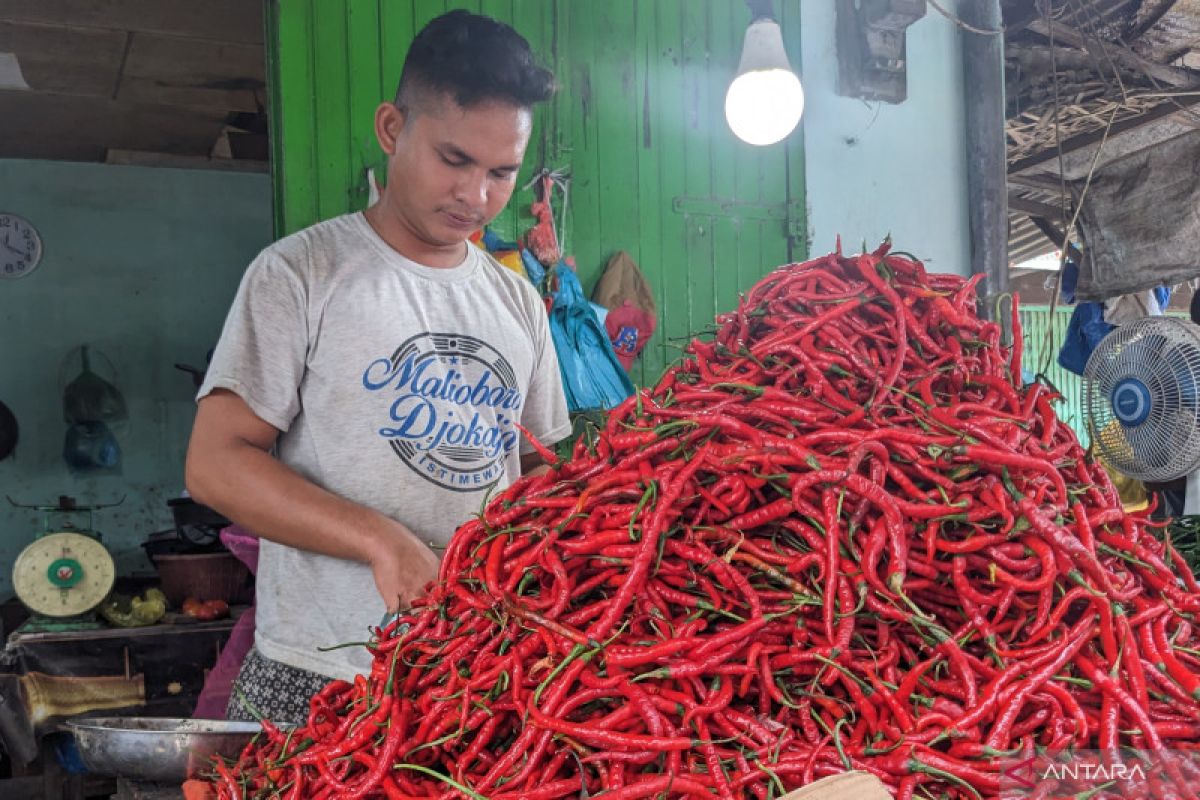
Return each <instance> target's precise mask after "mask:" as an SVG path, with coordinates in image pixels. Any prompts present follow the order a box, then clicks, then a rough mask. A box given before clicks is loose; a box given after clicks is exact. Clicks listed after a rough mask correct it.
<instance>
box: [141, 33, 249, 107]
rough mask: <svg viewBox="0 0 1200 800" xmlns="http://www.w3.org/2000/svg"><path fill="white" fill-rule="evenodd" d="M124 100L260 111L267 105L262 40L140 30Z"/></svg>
mask: <svg viewBox="0 0 1200 800" xmlns="http://www.w3.org/2000/svg"><path fill="white" fill-rule="evenodd" d="M117 99H118V100H125V101H128V102H131V103H161V104H164V105H178V106H191V107H197V108H217V109H226V110H232V111H249V112H255V111H258V110H259V109H260V108H262V107H264V106H265V105H266V57H265V54H264V51H263V48H262V46H261V45H255V44H232V43H228V42H212V41H207V40H203V39H188V38H184V37H180V36H163V35H161V34H154V33H138V34H134V36H133V39H132V41H131V43H130V47H129V53H128V56H127V58H126V61H125V69H124V72H123V74H122V76H121V86H120V90H119V91H118V93H117Z"/></svg>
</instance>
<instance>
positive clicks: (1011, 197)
mask: <svg viewBox="0 0 1200 800" xmlns="http://www.w3.org/2000/svg"><path fill="white" fill-rule="evenodd" d="M1008 207H1009V209H1011V210H1013V211H1020V212H1021V213H1023V214H1031V215H1033V216H1036V217H1045V218H1046V219H1059V218H1061V217H1062V214H1063V210H1062V208H1060V207H1059V206H1054V205H1051V204H1049V203H1043V202H1041V201H1040V200H1031V199H1030V198H1028V197H1021V196H1020V195H1017V194H1013V193H1012V192H1009V193H1008ZM1067 211H1068V213H1069V212H1070V208H1069V207H1068V209H1067Z"/></svg>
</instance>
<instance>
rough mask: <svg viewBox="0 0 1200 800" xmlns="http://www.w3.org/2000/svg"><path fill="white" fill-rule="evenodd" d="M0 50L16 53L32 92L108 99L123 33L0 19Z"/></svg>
mask: <svg viewBox="0 0 1200 800" xmlns="http://www.w3.org/2000/svg"><path fill="white" fill-rule="evenodd" d="M0 52H7V53H15V54H16V56H17V62H18V63H19V64H20V65H21V72H22V74H24V76H25V82H26V83H28V84H29V87H30V88H31V89H32V90H33V91H35V92H53V93H55V94H64V95H84V96H91V97H104V98H109V97H111V96H112V92H113V87H114V86H115V85H116V83H117V75H118V73H119V72H120V68H121V56H122V54H123V53H124V52H125V34H124V33H123V32H121V31H101V30H94V29H89V28H75V27H63V26H57V25H38V24H27V23H21V22H3V21H0ZM60 102H61V101H60Z"/></svg>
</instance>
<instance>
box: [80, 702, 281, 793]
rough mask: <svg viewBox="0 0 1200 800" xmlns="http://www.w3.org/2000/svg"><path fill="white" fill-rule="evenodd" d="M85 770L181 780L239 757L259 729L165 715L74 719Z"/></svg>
mask: <svg viewBox="0 0 1200 800" xmlns="http://www.w3.org/2000/svg"><path fill="white" fill-rule="evenodd" d="M66 724H67V727H68V728H69V729H70V730H71V732H72V733H73V734H74V735H75V741H76V743H77V744H78V746H79V755H80V757H81V758H82V759H83V763H84V766H86V767H87V768H88V769H89V770H90V771H92V772H94V773H96V774H98V775H108V776H112V777H120V778H133V779H135V780H143V781H176V782H182V781H184V780H186V779H187V778H190V777H193V776H195V775H197V774H199V773H201V772H206V771H208V769H209V768H210V766H211V761H212V758H213V756H224V757H226V758H237V756H238V755H239V754H240V753H241V752H242V748H244V747H245V746H246V744H247V743H248V742H249V741H250V740H251V739H252V738H254V735H255V734H257V733H259V732H260V731H261V730H262V726H261V725H259V724H258V723H257V722H231V721H226V720H215V719H173V718H165V717H77V718H75V719H70V720H67V723H66Z"/></svg>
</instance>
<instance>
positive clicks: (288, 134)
mask: <svg viewBox="0 0 1200 800" xmlns="http://www.w3.org/2000/svg"><path fill="white" fill-rule="evenodd" d="M271 7H272V8H274V9H276V12H275V13H276V20H275V28H276V31H277V36H278V40H279V44H278V50H277V59H276V62H277V71H278V75H279V78H278V80H279V83H278V85H277V86H275V87H272V88H273V89H274V90H275V95H276V96H277V97H278V98H279V113H278V114H277V115H276V117H277V118H278V120H279V127H278V128H277V129H276V130H277V132H278V136H277V137H276V138H277V139H278V143H279V146H280V147H281V152H282V155H283V157H282V158H281V159H279V163H280V167H279V172H278V173H277V176H278V177H277V184H278V185H279V186H280V191H281V192H282V195H281V197H282V200H283V202H282V206H283V215H282V217H281V220H282V223H283V227H282V229H281V230H277V231H276V233H277V234H278V235H280V236H283V235H285V234H288V233H291V232H293V231H298V230H300V229H301V228H304V227H306V226H308V225H311V224H312V223H314V222H316V221H317V219H319V217H318V214H317V180H316V178H317V174H316V173H317V154H316V144H317V143H316V131H315V130H314V126H315V125H316V104H315V98H314V96H313V85H314V74H313V69H314V68H313V52H312V35H313V30H312V24H313V10H312V5H311V0H309V2H306V1H305V0H299V1H298V2H291V3H272V4H271Z"/></svg>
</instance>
